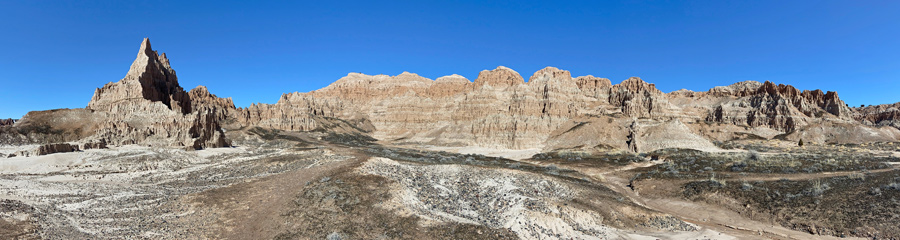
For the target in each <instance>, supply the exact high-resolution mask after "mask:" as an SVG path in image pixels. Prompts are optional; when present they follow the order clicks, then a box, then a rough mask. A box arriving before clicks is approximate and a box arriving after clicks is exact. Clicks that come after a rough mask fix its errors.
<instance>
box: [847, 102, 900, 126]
mask: <svg viewBox="0 0 900 240" xmlns="http://www.w3.org/2000/svg"><path fill="white" fill-rule="evenodd" d="M854 110H855V112H854V113H853V118H854V119H856V120H859V121H861V122H862V123H865V124H868V125H875V126H892V127H895V128H898V129H900V102H898V103H893V104H881V105H874V106H867V107H859V108H855V109H854Z"/></svg>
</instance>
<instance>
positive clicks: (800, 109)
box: [706, 81, 852, 132]
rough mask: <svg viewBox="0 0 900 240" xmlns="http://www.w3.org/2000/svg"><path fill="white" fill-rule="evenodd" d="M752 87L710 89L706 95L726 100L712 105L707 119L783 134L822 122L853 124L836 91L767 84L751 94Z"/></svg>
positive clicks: (733, 86) (849, 113)
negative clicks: (772, 130)
mask: <svg viewBox="0 0 900 240" xmlns="http://www.w3.org/2000/svg"><path fill="white" fill-rule="evenodd" d="M755 85H757V84H756V83H748V82H744V83H741V84H740V85H732V86H730V87H728V88H719V89H716V88H714V89H712V90H710V92H709V93H708V94H706V95H708V96H714V97H719V98H725V99H726V100H724V101H723V102H721V103H719V104H716V105H715V108H714V110H713V111H712V112H711V113H710V114H709V116H708V117H707V120H708V121H713V122H722V123H729V124H736V125H746V126H750V127H758V126H766V127H770V128H773V129H777V130H780V131H785V132H790V131H794V130H797V129H798V128H800V127H803V126H806V125H809V124H810V123H814V122H818V121H821V120H831V121H844V122H847V121H852V118H851V111H850V108H849V107H848V106H847V105H846V104H845V103H844V102H843V101H841V100H840V98H838V95H837V93H835V92H830V91H829V92H827V93H823V92H822V91H821V90H813V91H809V90H804V91H800V90H798V89H796V88H794V87H793V86H790V85H784V84H779V85H775V84H774V83H772V82H769V81H766V82H765V83H763V84H761V85H759V88H757V89H756V91H750V89H751V88H752V86H755Z"/></svg>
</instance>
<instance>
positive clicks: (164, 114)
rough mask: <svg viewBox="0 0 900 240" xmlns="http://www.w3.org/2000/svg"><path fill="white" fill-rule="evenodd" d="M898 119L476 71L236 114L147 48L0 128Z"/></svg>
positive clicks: (621, 141)
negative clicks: (98, 80)
mask: <svg viewBox="0 0 900 240" xmlns="http://www.w3.org/2000/svg"><path fill="white" fill-rule="evenodd" d="M896 109H897V107H873V108H866V109H857V110H856V111H855V112H854V111H853V110H851V109H850V108H848V107H847V106H846V104H844V102H843V101H841V100H840V99H839V98H838V95H837V93H834V92H823V91H821V90H812V91H809V90H804V91H800V90H798V89H796V88H794V87H792V86H790V85H784V84H779V85H776V84H774V83H772V82H765V83H760V82H755V81H745V82H739V83H735V84H732V85H729V86H722V87H714V88H712V89H710V90H709V91H706V92H694V91H690V90H679V91H675V92H672V93H669V94H665V93H663V92H661V91H660V90H658V89H657V88H656V86H655V85H654V84H651V83H648V82H645V81H644V80H642V79H640V78H637V77H632V78H629V79H627V80H625V81H623V82H621V83H619V84H615V85H613V84H611V82H610V80H609V79H605V78H598V77H594V76H590V75H588V76H581V77H574V78H573V77H572V74H571V73H570V72H568V71H565V70H560V69H557V68H554V67H546V68H544V69H541V70H539V71H537V72H535V73H534V74H533V75H532V76H531V77H529V78H528V82H525V80H524V78H523V77H522V76H520V75H519V74H518V73H517V72H516V71H513V70H512V69H509V68H506V67H502V66H501V67H497V68H495V69H493V70H484V71H481V72H480V73H479V75H478V77H477V78H476V79H475V80H474V81H471V82H470V81H469V80H468V79H466V78H464V77H462V76H459V75H451V76H445V77H440V78H438V79H437V80H431V79H428V78H425V77H422V76H419V75H417V74H414V73H408V72H403V73H401V74H399V75H396V76H388V75H374V76H372V75H366V74H361V73H350V74H348V75H347V76H345V77H343V78H341V79H339V80H337V81H336V82H334V83H332V84H331V85H329V86H327V87H325V88H322V89H319V90H316V91H312V92H308V93H288V94H283V95H282V96H281V98H280V99H279V100H278V102H277V103H275V104H253V105H251V106H249V107H246V108H235V107H234V103H233V102H232V100H231V99H230V98H219V97H217V96H216V95H213V94H211V93H210V92H209V91H208V90H207V89H206V87H203V86H198V87H196V88H194V89H193V90H191V91H190V92H185V91H184V90H183V89H182V88H181V86H179V84H178V78H177V76H176V74H175V71H174V70H173V69H172V67H171V64H170V62H169V59H168V58H167V57H166V55H165V54H157V52H156V51H153V50H152V49H151V48H150V42H149V40H147V39H145V40H144V42H143V43H142V44H141V48H140V50H139V52H138V55H137V58H136V59H135V61H134V63H133V64H132V66H131V68H130V70H129V71H128V73H127V74H126V76H125V77H124V78H123V79H122V80H120V81H118V82H115V83H109V84H106V85H104V86H103V87H102V88H98V89H97V90H96V91H95V94H94V96H93V98H92V99H91V102H90V103H89V104H88V106H87V108H86V109H71V110H69V109H67V110H54V111H43V112H32V113H29V114H28V115H26V116H25V117H24V118H23V120H22V121H21V122H20V123H17V124H16V126H18V125H22V126H21V127H16V129H12V128H13V127H5V128H0V143H5V142H70V141H75V140H81V141H79V142H83V143H84V147H83V148H85V149H87V148H98V147H99V148H102V147H104V146H105V145H106V144H110V145H122V144H142V145H159V146H182V147H187V148H196V149H199V148H208V147H220V146H228V145H229V141H228V140H227V139H226V138H225V135H224V132H223V130H222V128H223V127H228V128H243V127H263V128H273V129H281V130H288V131H313V130H316V131H318V130H323V129H329V131H331V130H335V131H344V132H353V133H361V134H370V135H371V136H372V137H375V138H377V139H380V140H384V141H390V142H395V143H413V144H428V145H441V146H479V147H488V148H507V149H524V148H543V149H545V150H557V149H573V148H577V149H622V150H632V151H653V150H655V149H659V148H673V147H684V148H698V149H708V148H715V146H714V145H713V144H711V140H720V141H726V140H730V139H732V138H734V137H735V136H740V135H741V134H743V135H753V136H763V137H766V138H773V137H775V136H778V135H780V136H784V137H786V138H793V137H804V138H809V139H815V140H817V141H818V140H821V141H830V142H841V141H840V140H834V139H830V138H829V137H828V136H839V137H843V138H846V139H849V140H852V141H867V140H872V141H887V140H891V139H896V138H897V137H898V136H900V133H898V132H896V131H895V130H885V129H882V128H879V129H875V128H871V127H869V126H865V125H862V124H860V123H859V122H858V121H857V120H859V121H863V122H866V123H868V124H871V125H876V124H881V125H884V124H885V123H895V121H894V119H897V116H898V115H900V111H898V110H896ZM226 123H227V126H226ZM0 125H3V123H2V122H0ZM6 125H9V121H7V124H6ZM895 126H896V125H895ZM336 129H341V130H336ZM20 130H27V131H20ZM22 132H26V133H24V134H23V133H22ZM854 132H872V133H873V134H870V135H865V134H855V133H854Z"/></svg>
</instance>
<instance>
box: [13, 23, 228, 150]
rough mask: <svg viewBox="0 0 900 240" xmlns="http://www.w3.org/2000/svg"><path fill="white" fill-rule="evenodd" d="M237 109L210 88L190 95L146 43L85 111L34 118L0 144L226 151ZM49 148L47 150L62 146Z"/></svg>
mask: <svg viewBox="0 0 900 240" xmlns="http://www.w3.org/2000/svg"><path fill="white" fill-rule="evenodd" d="M233 109H234V104H233V103H232V102H231V99H223V98H218V97H216V96H215V95H212V94H210V93H209V92H208V91H207V90H206V88H205V87H202V86H200V87H198V88H196V89H194V90H192V91H191V92H190V93H188V92H185V91H184V90H183V89H182V88H181V86H180V85H179V84H178V77H177V76H176V75H175V70H173V69H172V67H171V66H170V64H169V60H168V58H166V55H165V54H162V55H158V54H157V52H156V51H153V49H152V48H151V47H150V41H149V39H144V41H143V42H142V43H141V47H140V50H139V51H138V54H137V57H136V58H135V60H134V62H133V63H132V65H131V68H130V70H129V71H128V73H127V74H126V75H125V77H124V78H122V79H121V80H119V81H118V82H114V83H108V84H106V85H104V86H103V87H102V88H98V89H97V90H96V91H95V92H94V96H93V97H92V98H91V101H90V102H89V103H88V105H87V107H86V108H85V109H59V110H49V111H36V112H30V113H28V114H27V115H25V116H24V117H23V118H22V119H21V121H19V122H17V123H16V124H15V126H14V128H15V129H12V130H9V131H6V130H4V131H0V142H9V143H15V144H22V143H59V144H68V143H65V142H81V143H74V144H75V145H73V146H76V147H77V145H79V144H80V145H82V146H84V147H85V148H103V147H105V146H106V145H107V144H110V145H124V144H142V145H150V146H179V147H186V148H194V149H201V148H208V147H222V146H228V145H230V144H229V142H228V140H227V139H225V135H224V132H223V131H222V128H221V125H222V122H223V121H224V120H225V119H227V118H228V116H229V115H230V111H233ZM50 146H54V147H52V148H48V149H45V150H48V151H51V152H52V151H56V150H59V149H60V148H59V146H63V145H50ZM63 150H65V149H63ZM37 151H39V152H46V151H43V150H41V149H37Z"/></svg>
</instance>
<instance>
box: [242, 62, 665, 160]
mask: <svg viewBox="0 0 900 240" xmlns="http://www.w3.org/2000/svg"><path fill="white" fill-rule="evenodd" d="M676 110H677V107H674V106H672V105H671V104H669V103H668V101H667V99H666V95H665V94H664V93H662V92H661V91H659V90H657V89H656V88H655V86H654V85H653V84H649V83H646V82H644V81H643V80H641V79H639V78H631V79H628V80H626V81H624V82H623V83H621V84H616V85H612V84H611V83H610V81H609V80H608V79H604V78H597V77H593V76H582V77H577V78H573V77H572V76H571V73H569V72H568V71H564V70H560V69H557V68H553V67H547V68H545V69H542V70H540V71H538V72H536V73H535V74H533V75H532V76H531V77H530V78H529V80H528V82H525V79H524V78H522V77H521V75H519V74H518V73H517V72H515V71H513V70H512V69H509V68H506V67H498V68H496V69H494V70H484V71H482V72H480V73H479V76H478V78H477V79H475V81H474V82H470V81H469V80H467V79H465V78H463V77H462V76H459V75H451V76H446V77H441V78H438V79H437V80H434V81H432V80H430V79H427V78H424V77H421V76H418V75H415V74H412V73H403V74H400V75H397V76H387V75H376V76H370V75H364V74H358V73H352V74H349V75H348V76H346V77H344V78H341V79H340V80H338V81H336V82H335V83H333V84H331V85H330V86H328V87H325V88H323V89H320V90H316V91H313V92H309V93H291V94H286V95H284V96H282V98H281V99H280V100H279V101H278V103H276V104H272V105H269V104H259V105H252V106H250V107H248V108H242V109H238V111H236V114H235V116H236V118H237V119H238V120H239V121H240V122H241V123H242V125H244V126H250V125H255V126H262V127H271V128H278V129H283V130H311V129H315V128H317V124H318V123H317V120H316V119H317V118H316V117H333V118H339V119H345V120H354V119H367V120H368V122H371V125H372V127H374V131H373V132H372V135H373V136H374V137H376V138H378V139H382V140H389V141H395V142H407V143H423V144H434V145H445V146H480V147H491V148H508V149H524V148H543V147H545V142H546V141H547V139H548V137H549V136H550V134H551V132H553V131H555V130H557V129H559V128H560V126H562V125H563V124H565V123H567V122H569V121H570V119H573V118H575V117H579V116H586V115H603V114H619V115H620V116H624V117H627V118H647V119H664V118H668V117H671V116H673V115H674V114H673V111H676ZM353 122H361V121H358V120H354V121H353ZM627 124H631V122H628V123H627Z"/></svg>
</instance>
